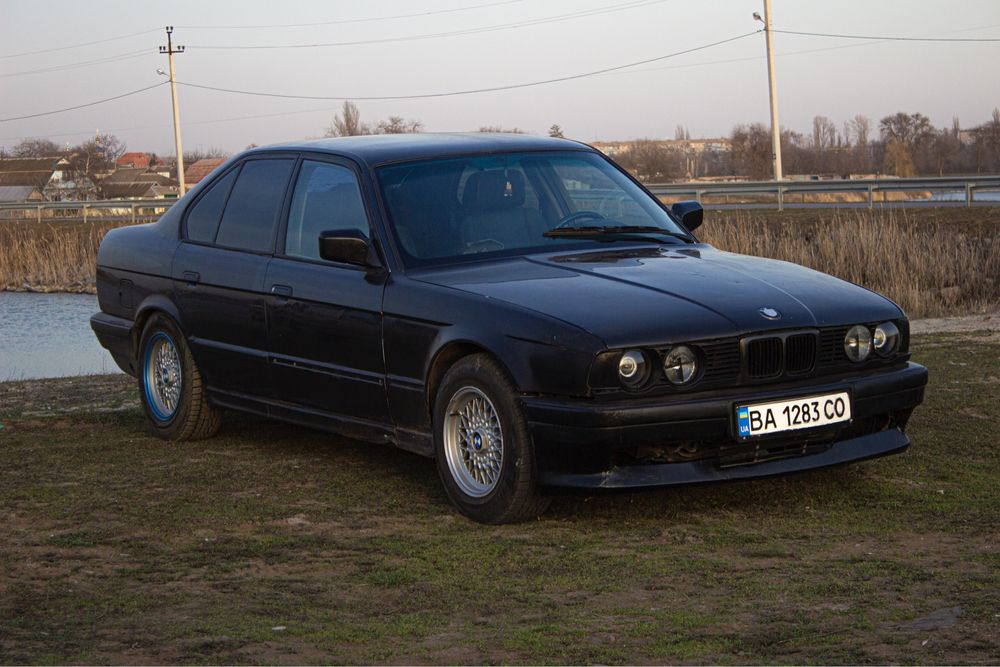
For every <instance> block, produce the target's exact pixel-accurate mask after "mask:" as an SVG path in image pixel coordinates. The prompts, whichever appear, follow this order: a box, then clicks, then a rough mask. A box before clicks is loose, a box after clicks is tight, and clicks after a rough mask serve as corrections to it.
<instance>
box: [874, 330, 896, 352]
mask: <svg viewBox="0 0 1000 667" xmlns="http://www.w3.org/2000/svg"><path fill="white" fill-rule="evenodd" d="M872 342H873V343H874V344H875V352H876V353H877V354H878V355H879V356H880V357H888V356H891V355H892V354H893V353H894V352H895V351H896V349H897V348H898V347H899V329H898V328H896V325H895V324H893V323H892V322H883V323H882V324H880V325H878V326H877V327H875V336H874V338H873V339H872Z"/></svg>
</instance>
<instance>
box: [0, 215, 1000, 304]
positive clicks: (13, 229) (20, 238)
mask: <svg viewBox="0 0 1000 667" xmlns="http://www.w3.org/2000/svg"><path fill="white" fill-rule="evenodd" d="M997 211H998V209H994V208H983V209H965V208H952V209H928V210H920V211H905V210H873V211H869V210H864V211H857V210H855V211H838V210H798V211H786V212H784V213H777V212H775V211H712V212H709V213H708V222H707V223H706V224H705V226H704V227H702V228H701V229H700V230H699V236H700V237H701V238H702V239H703V240H705V241H707V242H709V243H711V244H713V245H715V246H717V247H719V248H722V249H724V250H730V251H733V252H740V253H744V254H749V255H760V256H762V257H773V258H776V259H783V260H787V261H790V262H795V263H796V264H803V265H805V266H809V267H812V268H814V269H818V270H820V271H823V272H825V273H830V274H833V275H835V276H839V277H841V278H844V279H846V280H850V281H851V282H855V283H858V284H860V285H864V286H865V287H868V288H870V289H873V290H875V291H877V292H880V293H882V294H885V295H886V296H888V297H889V298H891V299H893V300H894V301H896V302H897V303H898V304H900V305H901V306H902V307H903V308H904V310H906V311H907V313H908V314H909V315H910V316H911V317H933V316H938V315H958V314H964V313H974V312H983V311H985V310H987V309H990V308H994V307H995V306H996V304H997V303H998V302H1000V219H998V214H997ZM116 224H120V223H112V222H88V223H86V224H84V223H70V222H51V223H45V222H43V223H41V224H39V223H37V222H33V221H17V222H0V289H8V290H17V289H25V286H27V288H30V289H34V290H39V291H56V290H58V291H87V292H93V291H94V265H95V260H96V256H97V246H98V244H99V243H100V240H101V239H102V238H103V237H104V234H105V233H106V232H107V231H108V230H109V229H111V228H112V227H114V226H116Z"/></svg>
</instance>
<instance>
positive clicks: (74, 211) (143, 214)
mask: <svg viewBox="0 0 1000 667" xmlns="http://www.w3.org/2000/svg"><path fill="white" fill-rule="evenodd" d="M176 202H177V200H176V199H132V200H129V199H112V200H107V201H44V202H16V203H3V204H0V220H35V221H37V222H55V221H65V222H79V221H81V220H82V221H83V222H86V221H88V220H90V219H93V220H102V221H108V222H131V223H132V224H135V223H137V222H142V221H150V220H155V219H157V218H159V217H160V216H161V215H163V212H164V211H166V210H167V209H168V208H170V207H171V206H173V205H174V204H175V203H176Z"/></svg>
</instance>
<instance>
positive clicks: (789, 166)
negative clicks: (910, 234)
mask: <svg viewBox="0 0 1000 667" xmlns="http://www.w3.org/2000/svg"><path fill="white" fill-rule="evenodd" d="M423 127H424V126H423V123H422V122H421V121H419V120H414V119H407V118H403V117H402V116H394V115H391V116H389V117H388V118H386V119H383V120H379V121H376V122H375V123H368V122H365V121H363V120H362V119H361V112H360V110H359V109H358V107H357V105H356V104H354V103H353V102H350V101H345V102H344V104H343V106H342V108H341V110H340V111H339V112H338V113H337V114H336V115H335V116H334V118H333V120H332V123H331V124H330V126H329V127H328V128H327V129H326V132H325V136H328V137H347V136H358V135H365V134H404V133H411V132H420V131H421V130H423ZM479 131H480V132H514V133H521V132H523V130H521V129H519V128H517V127H513V128H505V127H503V126H502V125H483V126H481V127H479ZM548 134H549V136H553V137H562V136H563V131H562V128H561V127H560V126H559V125H558V124H553V125H552V126H551V127H550V128H549V131H548ZM674 139H675V141H673V142H664V141H660V140H655V139H639V140H634V141H629V142H622V143H623V144H624V150H620V151H617V152H615V154H614V159H615V160H616V161H617V162H618V163H619V164H621V165H622V166H623V167H624V168H626V169H628V170H629V171H631V172H632V173H633V174H635V175H636V176H637V177H638V178H640V179H641V180H646V181H657V180H682V179H689V178H700V177H743V178H750V179H768V178H771V176H772V172H771V169H772V167H771V132H770V129H769V128H768V127H767V126H766V125H764V124H762V123H749V124H738V125H736V126H735V127H734V128H733V129H732V131H731V133H730V134H729V136H728V137H725V139H728V146H722V147H721V148H720V147H719V146H716V147H715V148H712V149H707V150H701V149H696V147H695V143H697V140H696V141H695V143H692V142H691V134H690V132H689V131H688V130H687V129H686V128H685V127H684V126H683V125H678V126H677V127H676V129H675V131H674ZM725 143H726V142H723V144H725ZM252 146H253V144H251V146H250V147H252ZM781 151H782V161H783V163H784V171H785V173H786V174H813V175H815V174H820V175H838V176H847V175H875V176H878V175H891V176H900V177H906V176H943V175H946V174H973V173H997V172H1000V109H994V110H993V114H992V116H991V117H990V119H989V120H987V121H986V122H984V123H981V124H979V125H975V126H973V127H971V128H967V129H963V128H962V127H961V125H960V124H959V121H958V119H954V120H953V122H952V124H951V125H950V126H946V127H935V126H934V125H933V124H932V123H931V121H930V119H929V118H928V117H927V116H925V115H923V114H921V113H919V112H918V113H908V112H903V111H901V112H898V113H894V114H891V115H888V116H885V117H883V118H881V119H880V120H879V121H878V122H877V123H876V122H875V121H873V120H872V119H871V118H868V117H867V116H863V115H857V116H854V117H853V118H851V119H850V120H848V121H846V122H844V123H842V124H841V125H839V126H838V125H837V124H836V123H835V122H834V121H832V120H831V119H829V118H827V117H826V116H816V117H815V118H813V122H812V128H811V132H808V133H802V132H796V131H794V130H789V129H785V128H783V129H782V130H781ZM124 152H125V144H124V143H123V142H122V141H121V140H119V139H118V138H117V137H115V136H114V135H112V134H104V135H97V136H95V137H93V138H91V139H89V140H87V141H85V142H82V143H80V144H78V145H76V146H69V145H67V146H65V147H61V146H59V145H58V144H56V143H55V142H53V141H50V140H48V139H25V140H23V141H21V142H20V143H18V144H17V145H15V146H13V147H12V148H11V149H10V150H9V151H8V150H7V149H4V148H0V158H3V157H54V156H60V157H65V158H67V159H68V160H69V162H70V164H71V168H72V169H73V170H74V171H76V172H77V173H79V174H82V175H86V176H87V177H89V178H91V180H93V177H94V175H95V174H99V173H101V172H107V171H110V170H112V169H114V166H115V161H116V160H117V159H118V158H119V157H120V156H121V155H122V154H123V153H124ZM226 156H227V153H226V152H225V151H223V150H220V149H217V148H212V149H208V150H198V151H190V152H188V151H185V154H184V160H185V164H188V165H190V164H193V163H194V162H196V161H197V160H199V159H202V158H211V157H226ZM152 157H153V164H156V163H162V162H164V161H163V160H160V159H159V158H157V156H156V155H155V154H154V155H153V156H152ZM168 162H173V158H169V159H168Z"/></svg>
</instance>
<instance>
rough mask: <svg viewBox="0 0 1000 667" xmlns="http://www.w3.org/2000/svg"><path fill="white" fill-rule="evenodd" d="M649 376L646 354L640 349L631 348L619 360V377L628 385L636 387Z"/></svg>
mask: <svg viewBox="0 0 1000 667" xmlns="http://www.w3.org/2000/svg"><path fill="white" fill-rule="evenodd" d="M647 377H649V364H647V363H646V355H645V354H643V353H642V352H641V351H640V350H629V351H627V352H625V353H624V354H623V355H622V356H621V359H619V360H618V379H619V380H621V382H622V384H623V385H625V386H626V387H631V388H635V387H638V386H639V385H641V384H642V383H644V382H645V381H646V378H647Z"/></svg>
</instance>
